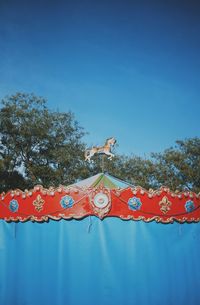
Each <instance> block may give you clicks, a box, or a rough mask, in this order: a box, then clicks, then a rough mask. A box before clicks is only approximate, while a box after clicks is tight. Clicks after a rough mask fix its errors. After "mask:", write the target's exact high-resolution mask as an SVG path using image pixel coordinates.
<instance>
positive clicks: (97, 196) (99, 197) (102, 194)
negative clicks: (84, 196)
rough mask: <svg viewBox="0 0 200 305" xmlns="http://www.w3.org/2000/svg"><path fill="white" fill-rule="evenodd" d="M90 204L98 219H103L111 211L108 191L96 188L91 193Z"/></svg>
mask: <svg viewBox="0 0 200 305" xmlns="http://www.w3.org/2000/svg"><path fill="white" fill-rule="evenodd" d="M90 203H91V205H92V208H93V210H94V212H95V213H96V214H97V215H98V217H99V218H103V217H105V216H106V215H107V214H108V212H109V211H110V209H111V199H110V191H109V190H108V189H106V188H98V189H96V190H95V191H93V192H92V194H91V196H90Z"/></svg>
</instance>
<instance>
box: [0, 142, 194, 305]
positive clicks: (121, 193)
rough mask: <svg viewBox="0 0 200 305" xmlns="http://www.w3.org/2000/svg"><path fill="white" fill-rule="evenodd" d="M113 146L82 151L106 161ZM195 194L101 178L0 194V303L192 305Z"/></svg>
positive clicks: (102, 175)
mask: <svg viewBox="0 0 200 305" xmlns="http://www.w3.org/2000/svg"><path fill="white" fill-rule="evenodd" d="M115 143H116V140H115V139H114V138H109V139H108V140H107V141H106V144H105V145H104V146H101V147H93V148H91V149H88V150H87V151H86V152H85V160H86V162H93V161H92V160H93V159H92V157H93V156H94V155H95V154H99V155H100V156H102V155H103V156H104V157H105V156H107V157H108V158H109V159H112V158H113V157H114V154H113V152H112V147H113V146H114V145H115ZM199 221H200V194H195V193H194V192H188V191H185V192H172V191H170V189H168V188H166V187H161V188H160V189H158V190H151V189H150V190H145V189H143V188H142V187H140V186H134V185H131V184H129V183H128V182H126V181H122V180H121V179H119V178H118V177H113V176H111V175H110V174H109V173H106V172H104V171H103V172H102V173H98V174H96V175H95V176H92V177H89V178H87V179H85V180H81V181H77V182H76V183H74V184H72V185H68V186H62V185H61V186H59V187H56V188H53V187H51V188H49V189H46V188H44V187H43V186H41V185H36V186H35V187H34V188H33V189H31V190H25V191H22V190H19V189H16V190H11V191H9V192H7V193H2V194H1V196H0V238H1V239H0V262H1V263H0V264H1V267H0V304H2V305H14V304H20V305H23V304H24V305H35V304H37V305H40V304H41V305H42V304H44V303H45V304H50V305H51V304H52V305H57V304H58V305H64V304H68V305H78V304H83V305H86V304H91V305H92V304H96V305H98V304H99V305H100V304H101V305H102V304H103V305H114V304H115V305H116V304H119V305H123V304H126V305H129V304H130V305H135V304H141V305H147V304H152V305H155V304H166V305H169V304H171V305H174V304H191V305H196V304H199V303H200V293H199V289H198V287H199V285H200V278H199V270H200V260H199V251H200V246H199V238H200V228H199V224H198V222H199Z"/></svg>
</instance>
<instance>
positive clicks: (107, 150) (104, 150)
mask: <svg viewBox="0 0 200 305" xmlns="http://www.w3.org/2000/svg"><path fill="white" fill-rule="evenodd" d="M116 142H117V141H116V139H115V138H113V137H112V138H108V139H107V140H106V142H105V144H104V145H103V146H93V147H92V148H90V149H86V151H85V161H88V162H89V163H90V162H94V161H92V160H91V158H92V157H93V156H94V155H95V154H105V155H107V156H108V159H109V160H112V158H113V157H114V154H113V153H112V152H111V149H112V147H113V146H114V145H115V144H116Z"/></svg>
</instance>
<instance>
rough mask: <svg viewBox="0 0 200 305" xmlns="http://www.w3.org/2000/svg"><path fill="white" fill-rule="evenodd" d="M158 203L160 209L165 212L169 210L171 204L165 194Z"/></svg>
mask: <svg viewBox="0 0 200 305" xmlns="http://www.w3.org/2000/svg"><path fill="white" fill-rule="evenodd" d="M159 205H160V206H161V208H160V210H161V211H162V212H163V213H164V214H166V213H167V212H169V210H171V208H170V206H171V205H172V203H171V201H169V199H168V198H167V196H164V197H163V198H162V200H161V201H160V202H159Z"/></svg>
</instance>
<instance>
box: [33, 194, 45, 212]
mask: <svg viewBox="0 0 200 305" xmlns="http://www.w3.org/2000/svg"><path fill="white" fill-rule="evenodd" d="M44 203H45V201H44V199H42V197H41V196H40V195H37V197H36V199H35V200H34V201H33V205H34V206H35V209H36V210H37V211H38V212H40V211H41V210H43V205H44Z"/></svg>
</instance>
